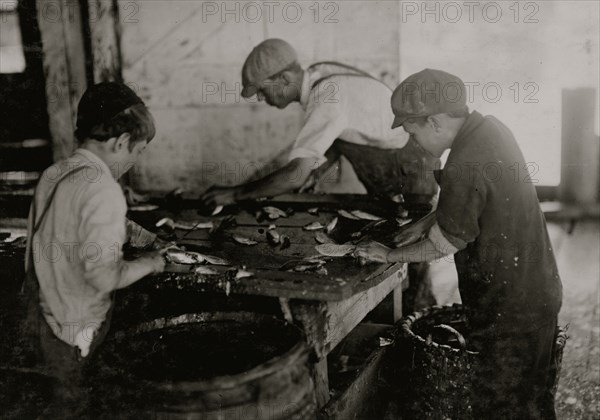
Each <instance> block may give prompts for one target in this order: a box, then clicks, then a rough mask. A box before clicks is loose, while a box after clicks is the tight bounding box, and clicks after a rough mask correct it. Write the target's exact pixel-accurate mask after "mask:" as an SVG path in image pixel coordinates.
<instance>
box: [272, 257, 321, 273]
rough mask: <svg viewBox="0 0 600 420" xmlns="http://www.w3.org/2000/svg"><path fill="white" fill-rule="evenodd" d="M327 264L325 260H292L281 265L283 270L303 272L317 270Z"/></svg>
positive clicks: (280, 268)
mask: <svg viewBox="0 0 600 420" xmlns="http://www.w3.org/2000/svg"><path fill="white" fill-rule="evenodd" d="M324 264H325V261H323V260H316V259H315V260H310V261H307V260H292V261H288V262H286V263H285V264H283V265H282V266H281V267H279V270H281V271H295V272H298V273H302V272H305V271H315V270H318V269H319V268H321V267H322V266H323V265H324Z"/></svg>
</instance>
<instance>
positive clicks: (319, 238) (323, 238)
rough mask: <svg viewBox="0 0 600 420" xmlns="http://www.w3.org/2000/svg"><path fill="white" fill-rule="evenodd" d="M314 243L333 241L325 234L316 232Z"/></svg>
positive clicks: (329, 242)
mask: <svg viewBox="0 0 600 420" xmlns="http://www.w3.org/2000/svg"><path fill="white" fill-rule="evenodd" d="M315 241H317V242H318V243H320V244H331V243H333V240H332V239H331V238H330V237H329V236H327V234H325V233H324V232H317V233H316V234H315Z"/></svg>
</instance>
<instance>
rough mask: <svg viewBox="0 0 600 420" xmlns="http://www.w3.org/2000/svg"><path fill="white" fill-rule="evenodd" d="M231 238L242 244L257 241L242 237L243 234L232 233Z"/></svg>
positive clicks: (253, 243) (254, 243)
mask: <svg viewBox="0 0 600 420" xmlns="http://www.w3.org/2000/svg"><path fill="white" fill-rule="evenodd" d="M232 238H233V240H234V241H236V242H237V243H238V244H242V245H256V244H257V243H258V242H256V241H254V240H252V239H248V238H244V237H243V236H238V235H233V236H232Z"/></svg>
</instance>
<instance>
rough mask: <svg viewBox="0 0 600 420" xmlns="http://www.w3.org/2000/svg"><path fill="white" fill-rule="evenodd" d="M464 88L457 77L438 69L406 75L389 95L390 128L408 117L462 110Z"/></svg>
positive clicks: (464, 94)
mask: <svg viewBox="0 0 600 420" xmlns="http://www.w3.org/2000/svg"><path fill="white" fill-rule="evenodd" d="M466 106H467V89H466V88H465V84H464V83H463V81H462V80H460V79H459V78H458V77H456V76H454V75H452V74H450V73H446V72H445V71H441V70H433V69H425V70H422V71H420V72H418V73H415V74H413V75H410V76H408V77H407V78H406V79H405V80H404V81H403V82H402V83H400V85H398V87H397V88H396V89H395V90H394V93H393V94H392V111H393V112H394V115H395V116H396V118H394V123H393V124H392V128H396V127H399V126H401V125H402V124H404V122H405V121H406V120H407V119H409V118H416V117H427V116H429V115H436V114H442V113H447V112H452V111H459V110H462V109H465V108H466Z"/></svg>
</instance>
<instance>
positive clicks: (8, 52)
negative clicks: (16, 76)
mask: <svg viewBox="0 0 600 420" xmlns="http://www.w3.org/2000/svg"><path fill="white" fill-rule="evenodd" d="M23 71H25V54H24V52H23V40H22V38H21V27H20V25H19V14H18V12H17V1H16V0H0V73H23Z"/></svg>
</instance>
